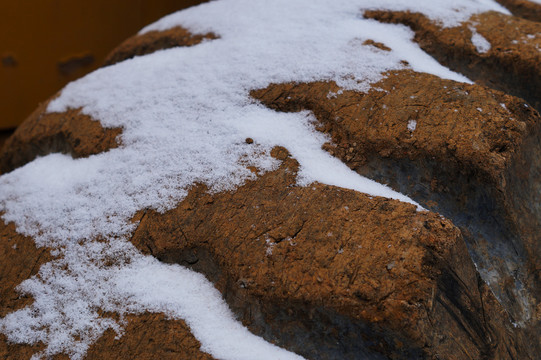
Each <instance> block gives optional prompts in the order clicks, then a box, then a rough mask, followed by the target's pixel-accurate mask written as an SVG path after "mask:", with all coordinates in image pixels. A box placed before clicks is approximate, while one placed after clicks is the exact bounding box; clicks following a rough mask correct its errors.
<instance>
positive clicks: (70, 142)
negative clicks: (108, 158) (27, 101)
mask: <svg viewBox="0 0 541 360" xmlns="http://www.w3.org/2000/svg"><path fill="white" fill-rule="evenodd" d="M48 104H49V102H48V101H47V102H45V103H43V104H41V105H40V106H39V107H38V108H37V109H36V111H34V112H33V113H32V115H30V117H28V119H26V120H25V121H24V122H23V123H22V124H21V125H20V126H19V127H18V128H17V129H16V130H15V132H14V133H13V135H11V136H10V137H9V138H8V139H7V140H6V141H5V143H4V146H3V147H2V148H1V149H0V173H7V172H10V171H12V170H14V169H16V168H18V167H21V166H23V165H24V164H26V163H28V162H30V161H32V160H34V159H35V158H36V157H38V156H44V155H48V154H51V153H55V152H61V153H65V154H70V155H71V156H73V157H74V158H81V157H88V156H90V155H94V154H99V153H101V152H104V151H107V150H109V149H111V148H115V147H117V146H118V145H119V142H118V140H117V138H118V136H119V135H120V133H121V129H110V128H104V127H102V125H101V124H100V122H99V121H96V120H94V119H92V118H91V117H89V116H87V115H84V114H82V113H81V111H80V110H79V109H75V110H68V111H66V112H62V113H46V112H45V111H46V109H47V105H48Z"/></svg>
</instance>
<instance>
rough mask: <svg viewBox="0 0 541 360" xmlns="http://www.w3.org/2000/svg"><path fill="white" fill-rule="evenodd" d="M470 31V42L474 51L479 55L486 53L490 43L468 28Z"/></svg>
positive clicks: (472, 28) (471, 28)
mask: <svg viewBox="0 0 541 360" xmlns="http://www.w3.org/2000/svg"><path fill="white" fill-rule="evenodd" d="M470 30H471V32H472V36H471V42H472V44H473V46H475V50H477V52H478V53H480V54H484V53H486V52H488V51H489V50H490V48H491V45H490V42H488V40H487V39H485V38H484V37H483V35H481V34H479V33H478V32H477V30H475V28H474V27H470Z"/></svg>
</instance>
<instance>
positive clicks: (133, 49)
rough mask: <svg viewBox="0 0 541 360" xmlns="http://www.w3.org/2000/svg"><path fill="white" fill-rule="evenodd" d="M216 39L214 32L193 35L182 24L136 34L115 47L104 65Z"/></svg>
mask: <svg viewBox="0 0 541 360" xmlns="http://www.w3.org/2000/svg"><path fill="white" fill-rule="evenodd" d="M213 39H216V35H214V34H212V33H208V34H204V35H193V34H191V33H190V32H189V31H188V30H186V29H183V28H182V27H180V26H177V27H174V28H172V29H169V30H165V31H149V32H147V33H145V34H142V35H135V36H133V37H131V38H129V39H127V40H126V41H124V42H123V43H122V44H120V46H118V47H117V48H115V49H114V50H113V51H112V52H111V53H110V54H109V55H108V56H107V58H106V59H105V62H104V65H112V64H116V63H117V62H120V61H124V60H127V59H131V58H133V57H135V56H141V55H147V54H151V53H153V52H155V51H158V50H164V49H170V48H173V47H177V46H193V45H197V44H199V43H201V42H202V41H204V40H213Z"/></svg>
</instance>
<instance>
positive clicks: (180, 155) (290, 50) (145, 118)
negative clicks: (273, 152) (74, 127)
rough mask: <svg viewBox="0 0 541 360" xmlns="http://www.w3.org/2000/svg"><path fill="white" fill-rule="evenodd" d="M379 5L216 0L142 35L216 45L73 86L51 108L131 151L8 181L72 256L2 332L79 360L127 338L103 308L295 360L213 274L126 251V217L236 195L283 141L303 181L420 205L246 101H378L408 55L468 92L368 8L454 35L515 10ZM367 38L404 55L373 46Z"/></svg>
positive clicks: (240, 353)
mask: <svg viewBox="0 0 541 360" xmlns="http://www.w3.org/2000/svg"><path fill="white" fill-rule="evenodd" d="M374 3H375V2H373V1H367V0H358V1H354V0H335V1H326V0H298V1H291V0H287V1H286V0H275V1H255V0H223V1H214V2H209V3H206V4H203V5H200V6H198V7H194V8H191V9H188V10H185V11H182V12H178V13H175V14H173V15H171V16H168V17H166V18H164V19H162V20H160V21H158V22H157V23H155V24H153V25H151V26H149V27H147V28H145V29H144V30H143V32H144V31H149V30H152V29H157V30H163V29H166V28H170V27H173V26H176V25H182V26H183V27H185V28H188V29H189V30H191V31H192V32H194V33H204V32H208V31H212V32H214V33H216V34H217V35H218V36H219V37H220V38H219V39H218V40H213V41H207V42H204V43H202V44H199V45H197V46H194V47H190V48H175V49H169V50H164V51H158V52H156V53H154V54H151V55H147V56H142V57H137V58H134V59H132V60H128V61H124V62H122V63H119V64H116V65H113V66H109V67H106V68H103V69H100V70H98V71H95V72H94V73H92V74H90V75H88V76H86V77H84V78H82V79H80V80H78V81H76V82H73V83H71V84H69V85H68V86H66V88H64V89H63V91H62V94H61V95H60V97H58V98H57V99H55V100H54V101H52V102H51V103H50V105H49V108H48V111H50V112H55V111H65V110H67V109H69V108H79V107H81V108H82V111H83V113H85V114H88V115H90V116H92V117H94V118H95V119H99V121H101V123H102V124H103V125H104V126H106V127H121V128H122V129H123V131H122V135H121V141H122V146H121V147H119V148H117V149H113V150H110V151H108V152H106V153H102V154H99V155H95V156H91V157H89V158H86V159H78V160H74V159H72V158H71V157H69V156H67V155H62V154H51V155H48V156H44V157H41V158H38V159H36V160H35V161H33V162H31V163H29V164H27V165H26V166H24V167H21V168H19V169H17V170H15V171H13V172H11V173H9V174H4V175H2V176H1V177H0V212H3V216H2V218H3V219H4V221H6V222H10V221H12V222H15V224H16V226H17V231H19V232H20V233H22V234H25V235H28V236H32V237H33V238H34V239H35V241H36V243H37V244H38V245H39V246H47V247H49V248H51V249H53V252H54V253H55V254H58V255H59V256H60V257H59V259H57V260H54V261H52V262H49V263H47V264H45V265H43V266H42V267H41V268H40V271H39V274H38V276H35V277H33V278H31V279H29V280H26V281H24V282H23V283H22V284H21V285H20V286H19V288H18V290H19V291H20V292H21V293H26V294H29V295H31V296H32V297H33V298H34V299H35V302H34V303H33V304H32V305H30V306H28V307H26V308H24V309H21V310H18V311H15V312H13V313H11V314H8V315H7V316H6V317H4V318H2V319H0V332H2V333H4V334H5V335H6V336H7V337H8V339H9V340H10V341H13V342H18V343H31V344H32V343H36V342H38V341H43V342H44V343H45V344H46V345H47V347H46V349H45V350H44V351H43V352H42V353H40V354H37V355H36V358H39V357H49V356H52V355H54V354H58V353H66V354H69V355H70V356H71V357H72V358H73V359H80V358H82V357H83V356H84V354H85V352H86V351H87V349H88V347H89V346H90V345H91V344H92V343H93V342H94V341H95V340H96V339H97V338H99V337H100V336H101V334H103V332H104V331H105V330H106V329H108V328H112V329H114V330H115V331H117V332H118V333H119V334H121V333H122V322H120V323H119V322H116V321H114V320H112V319H108V318H102V317H100V316H99V315H98V311H99V310H103V311H111V312H117V313H119V314H120V315H121V316H123V315H125V314H127V313H141V312H144V311H156V312H164V313H166V314H167V315H168V316H170V317H171V318H174V319H184V320H185V321H186V322H187V323H188V324H189V326H190V328H191V330H192V331H193V333H194V335H195V336H196V337H197V339H198V340H199V341H201V343H202V350H204V351H206V352H208V353H210V354H212V355H213V356H215V357H216V358H219V359H265V358H268V359H298V358H299V357H298V356H297V355H295V354H292V353H288V352H286V351H284V350H281V349H278V348H276V347H275V346H273V345H271V344H269V343H266V342H265V341H263V340H261V339H259V338H257V337H255V336H253V335H251V334H249V333H248V332H247V330H246V329H244V328H243V327H242V326H241V325H240V324H239V323H238V322H236V321H235V320H234V319H233V316H232V315H231V314H230V312H229V310H228V309H227V307H226V305H225V304H224V302H223V300H222V299H221V297H220V294H219V293H218V292H217V291H216V290H215V289H214V288H213V286H212V285H211V284H209V283H208V282H207V281H206V280H205V278H204V277H202V276H200V275H198V274H195V273H193V272H191V271H189V270H187V269H184V268H182V267H180V266H173V265H165V264H161V263H159V262H158V261H157V260H155V259H152V258H150V257H145V256H143V255H141V254H140V253H138V251H137V250H136V249H134V247H133V246H132V245H131V244H130V243H129V241H128V240H127V239H128V238H129V235H130V234H131V232H132V231H133V230H134V228H135V226H136V224H132V223H131V222H130V221H129V219H130V218H132V217H133V216H134V214H135V213H136V212H137V211H139V210H141V209H145V208H153V209H157V210H159V211H165V210H167V209H171V208H173V207H174V206H175V204H177V203H178V202H180V201H181V200H182V199H183V198H184V197H185V196H186V194H187V192H188V191H189V189H190V187H191V186H192V185H193V184H195V183H203V184H206V185H207V186H208V187H209V189H210V191H212V192H217V191H223V190H231V189H234V188H235V187H237V186H240V185H241V184H243V182H245V181H246V180H248V179H252V178H254V176H255V175H254V174H253V173H252V172H250V171H249V170H247V166H255V167H257V168H259V169H260V170H261V171H262V172H264V171H270V170H272V169H275V168H276V166H277V165H278V162H277V161H276V160H274V159H272V158H271V157H270V154H269V153H270V149H272V147H274V146H276V145H281V146H284V147H286V148H287V149H288V150H289V151H290V152H291V154H292V155H293V156H294V157H295V158H296V159H297V160H298V161H299V163H300V165H301V167H300V172H299V179H298V183H299V185H300V186H308V185H309V184H311V183H312V182H314V181H319V182H322V183H326V184H331V185H336V186H341V187H345V188H350V189H354V190H357V191H361V192H365V193H368V194H370V195H377V196H386V197H390V198H394V199H398V200H401V201H406V202H410V203H414V202H413V201H412V200H411V199H409V198H407V197H406V196H404V195H402V194H399V193H396V192H394V191H392V190H391V189H389V188H387V187H385V186H383V185H381V184H378V183H375V182H373V181H370V180H368V179H366V178H363V177H361V176H359V175H357V174H356V173H354V172H352V171H351V170H350V169H349V168H348V167H347V166H346V165H344V164H343V163H341V162H340V161H339V160H338V159H336V158H334V157H332V156H330V155H329V154H328V153H327V152H325V151H323V150H322V149H321V146H322V145H323V144H324V143H325V142H326V141H329V139H328V138H327V137H326V136H324V135H323V134H321V133H318V132H317V131H315V129H314V122H315V121H316V119H315V118H314V116H313V115H312V114H311V113H309V112H306V111H303V112H299V113H277V112H275V111H272V110H270V109H268V108H265V107H264V106H262V105H261V104H258V103H257V102H255V101H254V100H252V99H251V98H250V97H249V91H250V90H252V89H258V88H264V87H266V86H268V85H269V84H270V83H283V82H309V81H315V80H327V81H335V82H336V83H337V84H338V85H339V86H341V87H342V88H343V89H355V90H358V91H366V90H368V89H369V88H370V84H372V83H374V82H377V81H378V80H380V79H381V78H382V76H383V75H382V73H383V72H385V71H389V70H398V69H402V68H404V65H402V63H401V60H406V61H407V62H408V63H409V64H410V65H409V66H410V67H411V68H412V69H413V70H415V71H421V72H428V73H432V74H435V75H437V76H440V77H443V78H448V79H452V80H456V81H463V82H469V80H468V79H466V78H465V77H464V76H462V75H459V74H456V73H454V72H452V71H450V70H449V69H447V68H445V67H443V66H441V65H440V64H438V63H437V62H436V61H435V60H434V59H432V58H431V57H430V56H428V55H427V54H425V53H424V52H423V51H421V49H420V48H419V47H418V46H417V45H416V44H415V43H414V42H413V41H412V38H413V33H412V32H411V30H409V29H408V28H406V27H404V26H398V25H390V24H380V23H378V22H376V21H373V20H366V19H363V18H362V16H361V14H362V12H363V9H368V8H375V7H377V8H389V9H393V10H412V11H419V12H423V13H425V14H427V15H428V16H429V17H431V18H433V19H435V20H438V21H441V22H442V23H443V24H445V25H446V26H452V25H455V24H457V23H458V22H460V21H462V20H466V19H467V18H469V16H470V15H471V14H473V13H476V12H480V11H486V10H497V11H504V10H502V8H501V7H500V6H499V5H497V4H496V3H494V2H492V1H488V0H477V1H476V0H470V1H466V0H458V1H454V2H452V4H451V2H449V1H435V0H432V1H417V2H415V3H413V2H406V1H404V2H402V1H397V0H393V1H391V0H387V1H381V2H377V5H374ZM368 39H371V40H374V41H378V42H382V43H384V44H385V45H386V46H387V47H389V48H391V49H392V50H391V51H390V52H384V51H380V50H379V49H376V48H374V47H372V46H364V45H362V44H363V42H364V41H365V40H368ZM408 128H409V126H408ZM247 137H250V138H252V139H254V141H255V142H254V144H247V143H246V142H245V141H244V140H245V139H246V138H247ZM414 204H415V203H414ZM98 239H99V241H98Z"/></svg>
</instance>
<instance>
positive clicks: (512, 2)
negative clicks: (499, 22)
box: [496, 0, 541, 22]
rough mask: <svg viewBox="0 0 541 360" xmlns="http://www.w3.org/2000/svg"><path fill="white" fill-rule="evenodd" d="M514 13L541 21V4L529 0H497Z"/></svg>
mask: <svg viewBox="0 0 541 360" xmlns="http://www.w3.org/2000/svg"><path fill="white" fill-rule="evenodd" d="M496 1H497V2H499V3H500V4H501V5H503V6H505V7H506V8H507V9H509V11H511V12H512V13H513V15H515V16H518V17H521V18H524V19H526V20H530V21H538V22H541V5H540V4H536V3H534V2H533V1H528V0H496Z"/></svg>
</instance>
